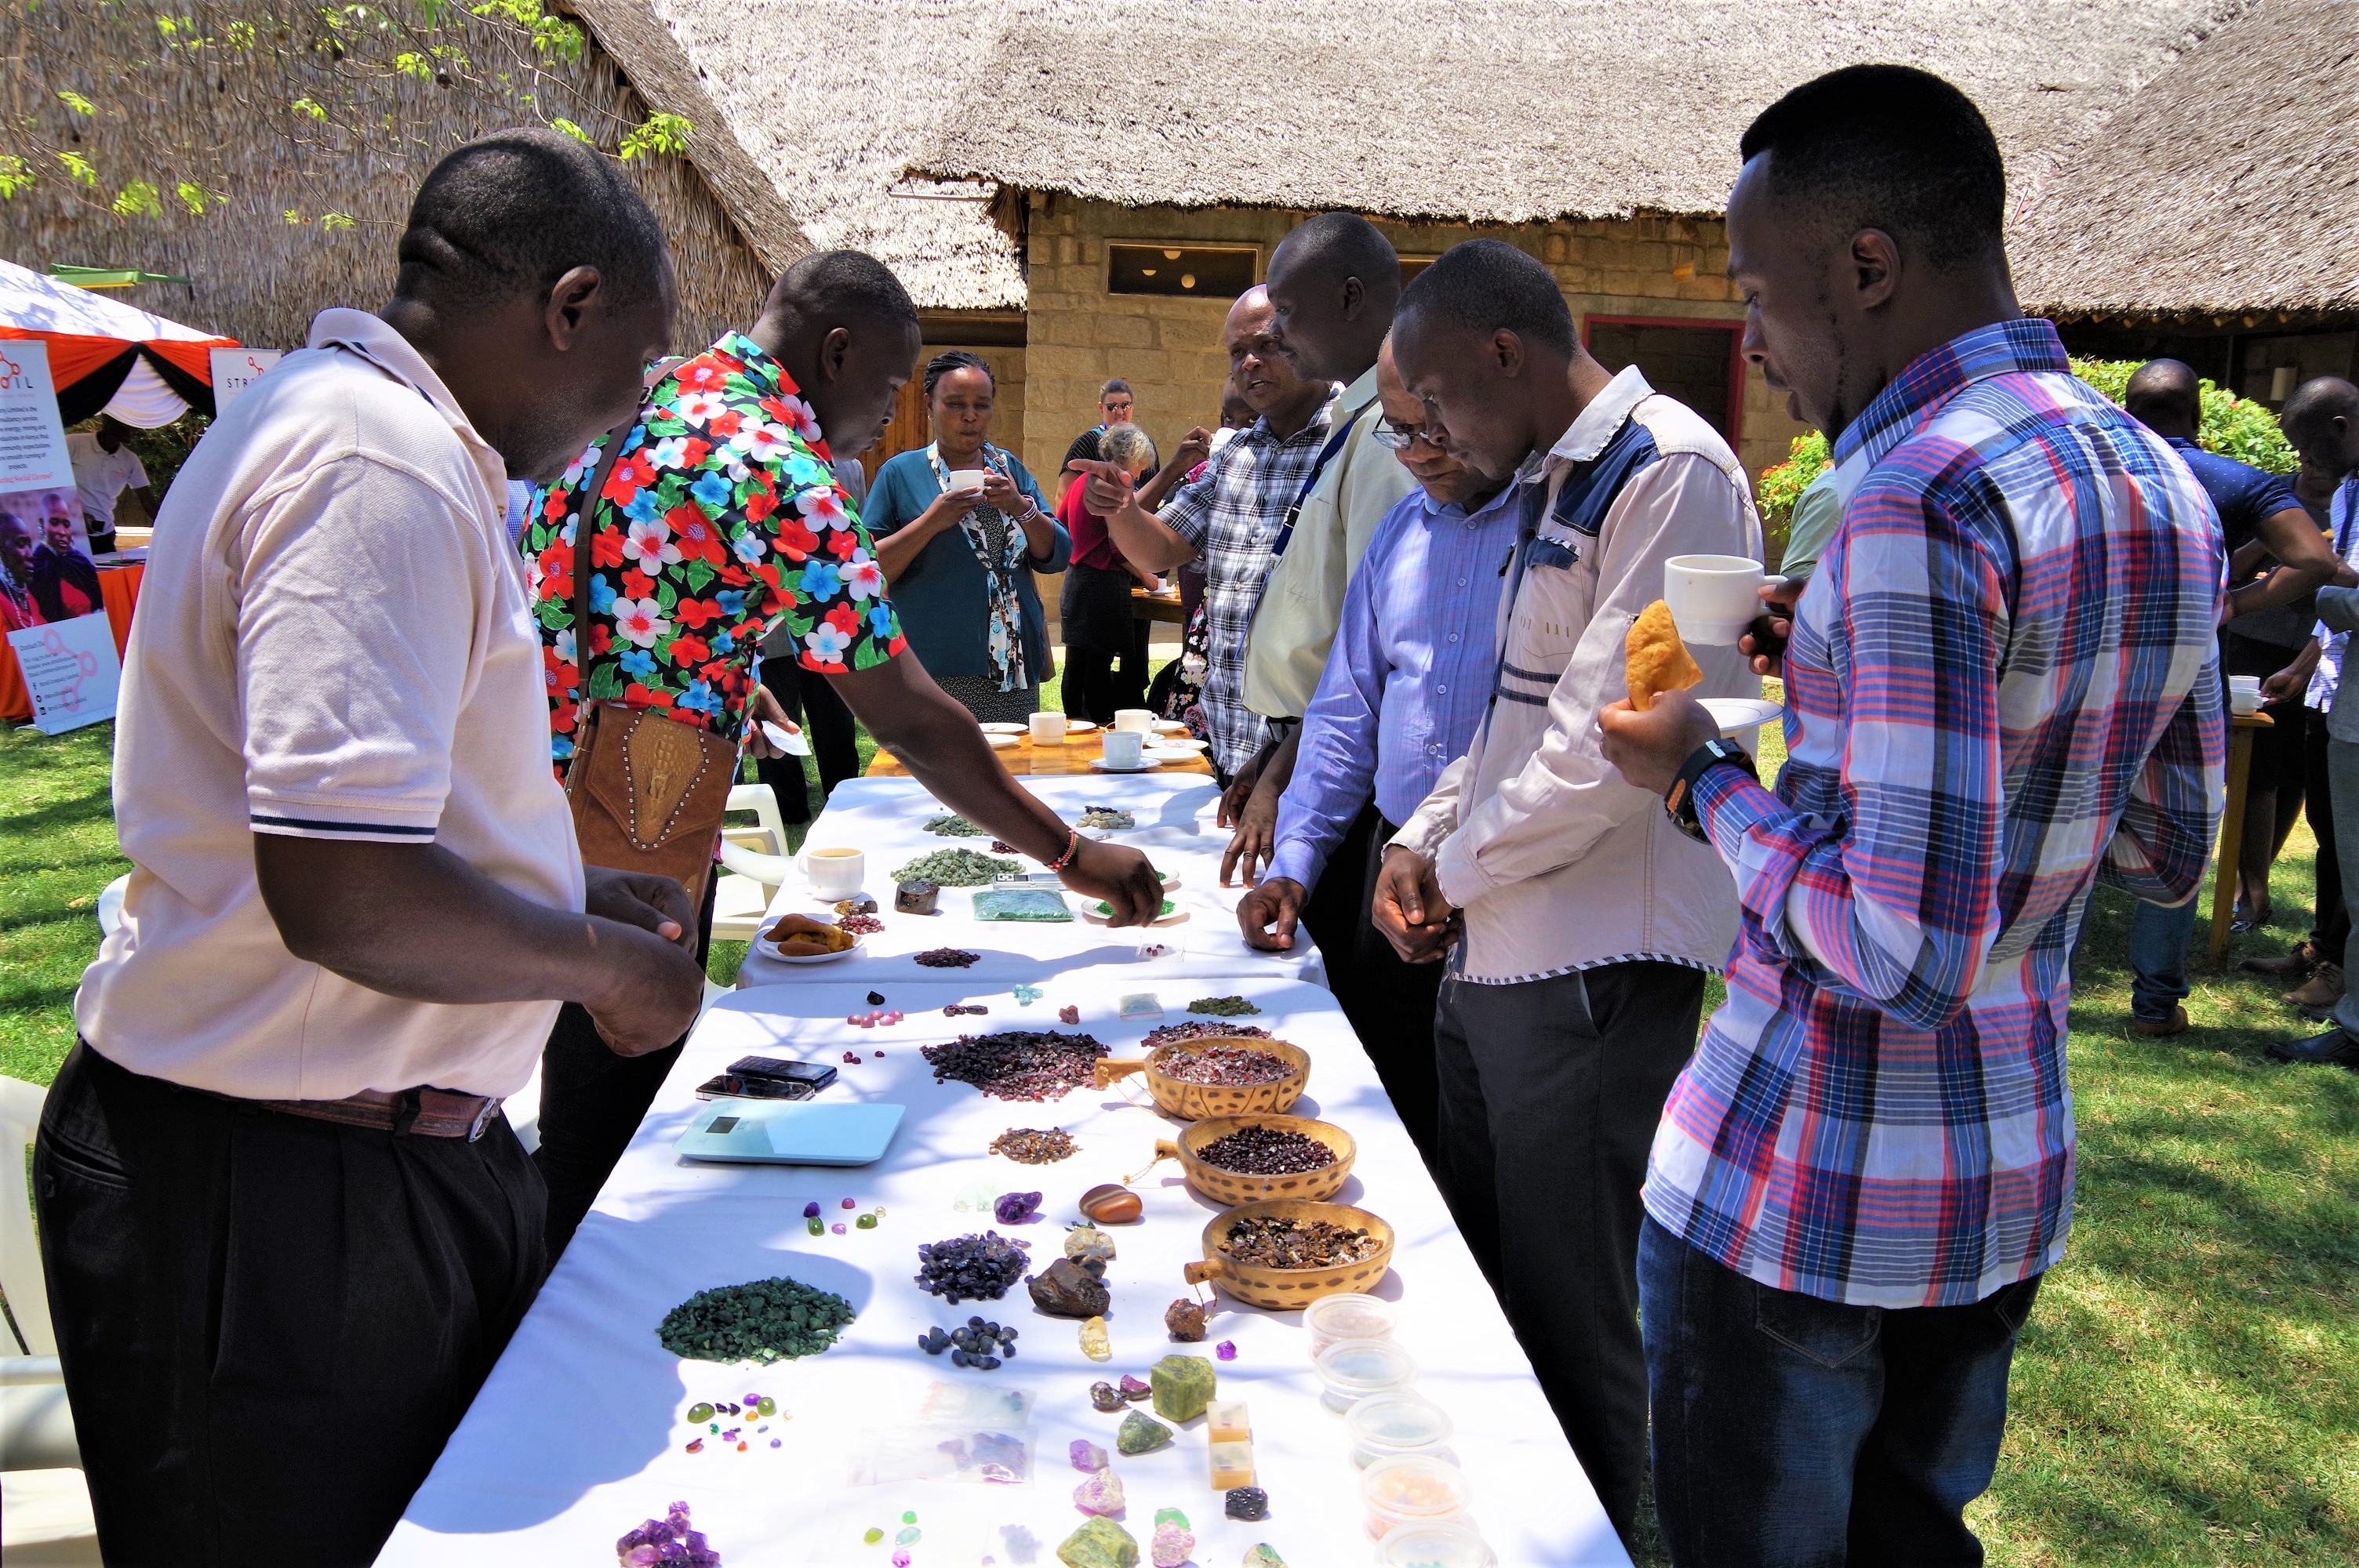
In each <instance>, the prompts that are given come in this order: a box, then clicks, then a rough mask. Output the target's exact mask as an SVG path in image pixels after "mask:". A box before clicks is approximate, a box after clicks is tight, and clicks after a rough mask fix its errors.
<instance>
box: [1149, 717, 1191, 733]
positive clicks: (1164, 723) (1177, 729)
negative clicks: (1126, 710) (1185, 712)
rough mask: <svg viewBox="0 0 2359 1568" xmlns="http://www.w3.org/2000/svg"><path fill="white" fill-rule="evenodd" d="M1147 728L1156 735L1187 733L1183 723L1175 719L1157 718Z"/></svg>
mask: <svg viewBox="0 0 2359 1568" xmlns="http://www.w3.org/2000/svg"><path fill="white" fill-rule="evenodd" d="M1147 728H1149V729H1151V730H1154V731H1155V732H1156V733H1157V734H1158V735H1185V734H1186V733H1188V727H1187V726H1186V725H1185V724H1182V723H1180V720H1178V719H1157V720H1156V721H1155V722H1154V723H1153V724H1151V725H1149V726H1148V727H1147Z"/></svg>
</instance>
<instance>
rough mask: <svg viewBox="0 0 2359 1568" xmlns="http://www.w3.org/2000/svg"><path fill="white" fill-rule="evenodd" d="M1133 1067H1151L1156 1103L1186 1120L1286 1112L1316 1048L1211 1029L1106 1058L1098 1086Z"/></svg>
mask: <svg viewBox="0 0 2359 1568" xmlns="http://www.w3.org/2000/svg"><path fill="white" fill-rule="evenodd" d="M1133 1073H1145V1074H1146V1075H1147V1093H1149V1094H1151V1095H1153V1096H1154V1097H1155V1103H1156V1104H1157V1105H1158V1106H1159V1107H1160V1108H1162V1109H1163V1111H1164V1113H1165V1114H1166V1115H1169V1116H1175V1117H1178V1118H1179V1119H1180V1120H1182V1121H1202V1120H1203V1119H1206V1118H1207V1117H1214V1116H1248V1115H1251V1114H1253V1113H1254V1112H1256V1111H1266V1112H1273V1113H1282V1112H1285V1111H1289V1110H1292V1109H1293V1108H1294V1102H1295V1101H1296V1100H1299V1099H1300V1098H1302V1088H1303V1086H1304V1085H1305V1084H1307V1083H1309V1082H1310V1052H1308V1051H1305V1050H1304V1049H1303V1048H1302V1047H1301V1046H1299V1045H1289V1044H1287V1043H1286V1042H1285V1041H1283V1040H1266V1039H1254V1038H1251V1037H1248V1036H1245V1035H1234V1034H1206V1035H1201V1036H1199V1037H1198V1038H1196V1039H1194V1040H1174V1041H1171V1042H1170V1043H1169V1044H1164V1045H1159V1046H1158V1047H1156V1049H1155V1050H1154V1051H1153V1052H1152V1053H1151V1054H1147V1055H1146V1056H1141V1057H1131V1058H1128V1059H1125V1060H1117V1059H1115V1058H1113V1057H1106V1058H1103V1059H1101V1060H1100V1061H1099V1063H1098V1065H1097V1078H1098V1087H1100V1088H1104V1087H1106V1086H1107V1085H1109V1084H1111V1083H1113V1082H1114V1080H1115V1079H1117V1078H1126V1077H1128V1076H1130V1075H1131V1074H1133Z"/></svg>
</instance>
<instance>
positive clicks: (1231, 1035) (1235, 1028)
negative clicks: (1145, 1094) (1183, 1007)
mask: <svg viewBox="0 0 2359 1568" xmlns="http://www.w3.org/2000/svg"><path fill="white" fill-rule="evenodd" d="M1269 1037H1270V1033H1269V1031H1268V1030H1266V1029H1262V1028H1259V1027H1257V1026H1256V1025H1254V1024H1251V1023H1167V1024H1164V1025H1163V1026H1162V1027H1161V1028H1159V1029H1150V1030H1148V1031H1147V1038H1146V1039H1144V1040H1142V1041H1140V1042H1139V1047H1140V1049H1142V1050H1147V1051H1152V1050H1154V1049H1155V1048H1156V1047H1157V1046H1158V1045H1169V1044H1171V1043H1172V1042H1173V1041H1175V1040H1211V1039H1215V1038H1217V1039H1224V1040H1225V1039H1236V1038H1242V1039H1246V1040H1266V1039H1268V1038H1269Z"/></svg>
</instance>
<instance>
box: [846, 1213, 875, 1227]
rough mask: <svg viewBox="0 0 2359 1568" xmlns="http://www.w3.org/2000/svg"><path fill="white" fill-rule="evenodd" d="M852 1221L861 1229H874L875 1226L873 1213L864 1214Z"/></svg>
mask: <svg viewBox="0 0 2359 1568" xmlns="http://www.w3.org/2000/svg"><path fill="white" fill-rule="evenodd" d="M852 1223H853V1224H854V1225H856V1226H858V1227H860V1228H861V1229H863V1230H874V1229H875V1228H876V1217H875V1215H873V1214H864V1215H862V1216H861V1217H859V1218H858V1219H855V1220H853V1222H852Z"/></svg>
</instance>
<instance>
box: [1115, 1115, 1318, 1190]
mask: <svg viewBox="0 0 2359 1568" xmlns="http://www.w3.org/2000/svg"><path fill="white" fill-rule="evenodd" d="M1247 1127H1267V1128H1272V1129H1275V1130H1277V1131H1279V1132H1299V1133H1300V1134H1302V1136H1304V1137H1305V1138H1310V1139H1313V1140H1316V1141H1318V1142H1321V1143H1323V1144H1325V1145H1326V1146H1327V1151H1328V1152H1329V1153H1331V1154H1332V1155H1334V1156H1335V1162H1334V1163H1332V1164H1331V1165H1321V1167H1320V1168H1319V1169H1317V1170H1315V1171H1297V1172H1292V1173H1288V1174H1286V1175H1279V1176H1265V1175H1257V1174H1256V1173H1252V1172H1250V1171H1226V1170H1223V1169H1222V1168H1221V1167H1220V1166H1218V1165H1209V1164H1206V1163H1205V1162H1204V1159H1203V1156H1202V1155H1201V1153H1200V1152H1199V1151H1201V1149H1202V1148H1203V1147H1204V1146H1205V1145H1206V1144H1208V1143H1211V1142H1212V1141H1214V1140H1215V1139H1221V1138H1226V1137H1227V1136H1228V1135H1229V1134H1230V1133H1232V1132H1235V1131H1237V1130H1240V1129H1243V1128H1247ZM1155 1152H1156V1156H1157V1157H1158V1159H1169V1160H1177V1161H1179V1162H1180V1169H1181V1170H1182V1171H1184V1172H1186V1173H1187V1175H1188V1184H1189V1185H1190V1186H1191V1187H1193V1188H1195V1189H1196V1190H1197V1191H1198V1192H1200V1193H1201V1194H1203V1195H1205V1196H1206V1197H1208V1198H1211V1199H1212V1201H1213V1202H1214V1203H1222V1204H1230V1205H1235V1204H1247V1203H1255V1202H1257V1201H1259V1200H1261V1199H1264V1198H1299V1199H1301V1200H1302V1201H1303V1202H1305V1203H1325V1202H1326V1201H1327V1200H1328V1199H1329V1198H1332V1197H1333V1196H1334V1195H1336V1194H1337V1193H1339V1192H1342V1191H1343V1184H1344V1183H1345V1182H1347V1181H1349V1180H1350V1179H1351V1176H1352V1159H1353V1155H1354V1154H1356V1153H1357V1152H1358V1148H1357V1146H1356V1145H1354V1144H1353V1141H1352V1135H1351V1134H1350V1133H1348V1132H1346V1131H1344V1130H1343V1129H1342V1128H1340V1127H1336V1126H1333V1125H1331V1124H1330V1123H1328V1122H1324V1121H1313V1120H1311V1119H1310V1118H1309V1117H1307V1116H1270V1115H1256V1116H1216V1117H1214V1118H1212V1119H1211V1120H1209V1121H1200V1122H1198V1123H1196V1125H1195V1126H1193V1127H1190V1128H1189V1129H1187V1130H1185V1131H1183V1132H1181V1133H1180V1137H1179V1140H1178V1141H1176V1142H1175V1141H1169V1140H1165V1141H1160V1142H1158V1143H1157V1144H1156V1145H1155Z"/></svg>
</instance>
